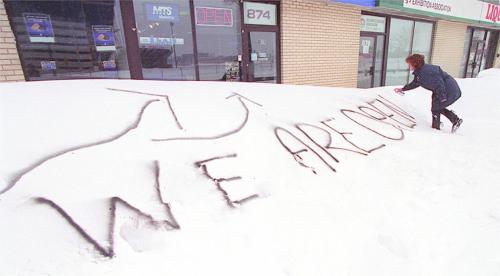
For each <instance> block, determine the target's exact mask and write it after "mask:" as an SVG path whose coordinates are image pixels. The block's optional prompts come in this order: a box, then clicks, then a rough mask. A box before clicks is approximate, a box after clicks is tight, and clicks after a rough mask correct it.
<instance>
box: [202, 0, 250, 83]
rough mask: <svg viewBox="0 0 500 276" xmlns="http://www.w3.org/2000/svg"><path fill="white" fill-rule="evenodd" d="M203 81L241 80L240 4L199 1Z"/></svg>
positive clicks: (234, 0)
mask: <svg viewBox="0 0 500 276" xmlns="http://www.w3.org/2000/svg"><path fill="white" fill-rule="evenodd" d="M194 5H195V13H196V20H195V22H196V39H197V46H198V66H199V70H200V80H226V79H228V78H232V79H234V80H240V69H241V68H240V62H239V61H238V56H240V55H241V33H240V25H241V22H240V17H241V16H240V4H239V1H238V0H195V1H194Z"/></svg>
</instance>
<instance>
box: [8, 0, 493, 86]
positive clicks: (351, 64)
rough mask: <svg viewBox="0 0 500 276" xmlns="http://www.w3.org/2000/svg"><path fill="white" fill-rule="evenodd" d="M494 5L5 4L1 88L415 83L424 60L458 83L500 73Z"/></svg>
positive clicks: (340, 0)
mask: <svg viewBox="0 0 500 276" xmlns="http://www.w3.org/2000/svg"><path fill="white" fill-rule="evenodd" d="M499 4H500V3H499V0H428V1H420V0H281V1H277V0H262V1H257V0H122V1H119V0H92V1H90V0H73V1H61V0H51V1H46V0H39V1H16V0H2V1H0V28H1V29H0V81H19V80H28V81H36V80H51V79H75V78H124V79H127V78H132V79H159V80H207V81H252V82H271V83H285V84H305V85H323V86H342V87H361V88H367V87H376V86H381V85H399V84H403V83H406V82H407V81H409V80H410V78H411V74H410V72H409V71H408V68H407V66H406V64H405V62H404V58H405V57H406V56H407V55H409V54H411V53H422V54H424V55H425V56H426V58H427V61H428V62H431V63H434V64H439V65H441V66H442V67H443V69H445V70H446V71H448V72H449V73H450V74H451V75H453V76H455V77H475V76H476V75H477V74H478V72H479V71H480V70H483V69H485V68H490V67H498V66H500V49H499V47H498V45H499V44H500V43H499V30H500V5H499Z"/></svg>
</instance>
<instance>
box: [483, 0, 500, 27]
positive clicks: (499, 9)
mask: <svg viewBox="0 0 500 276" xmlns="http://www.w3.org/2000/svg"><path fill="white" fill-rule="evenodd" d="M485 19H486V20H491V21H493V22H495V23H496V22H497V21H498V22H500V6H499V5H495V4H488V10H487V11H486V16H485Z"/></svg>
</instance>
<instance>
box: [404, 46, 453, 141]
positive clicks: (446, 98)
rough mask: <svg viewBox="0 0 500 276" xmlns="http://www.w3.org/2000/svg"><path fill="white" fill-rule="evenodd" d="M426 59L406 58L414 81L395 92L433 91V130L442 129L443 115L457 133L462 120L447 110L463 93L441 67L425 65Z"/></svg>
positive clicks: (417, 56)
mask: <svg viewBox="0 0 500 276" xmlns="http://www.w3.org/2000/svg"><path fill="white" fill-rule="evenodd" d="M424 59H425V57H424V56H423V55H419V54H413V55H410V56H408V57H407V58H406V63H407V64H408V66H409V67H410V70H411V71H413V75H414V78H413V81H412V82H411V83H409V84H407V85H405V86H404V87H403V88H395V89H394V92H396V93H400V94H403V95H404V92H403V91H407V90H412V89H415V88H417V87H419V86H422V87H423V88H425V89H427V90H430V91H432V107H431V112H432V128H435V129H438V130H439V129H440V128H441V121H440V120H441V118H440V117H441V114H443V115H444V116H445V117H446V118H448V120H450V122H451V124H452V128H451V132H455V131H456V130H457V129H458V127H460V125H461V124H462V121H463V120H462V119H460V118H458V116H457V115H456V114H455V113H454V112H453V111H451V110H448V109H446V107H448V106H450V105H451V104H453V103H454V102H456V101H457V100H458V99H459V98H460V96H462V91H460V87H459V86H458V83H457V81H456V80H455V79H454V78H453V77H451V76H450V75H448V73H446V72H445V71H443V70H442V69H441V67H439V66H436V65H431V64H426V63H425V60H424Z"/></svg>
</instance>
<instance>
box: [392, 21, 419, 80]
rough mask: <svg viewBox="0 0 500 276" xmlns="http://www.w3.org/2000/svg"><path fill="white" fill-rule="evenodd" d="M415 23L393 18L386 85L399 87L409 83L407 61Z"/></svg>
mask: <svg viewBox="0 0 500 276" xmlns="http://www.w3.org/2000/svg"><path fill="white" fill-rule="evenodd" d="M412 30H413V21H410V20H404V19H398V18H392V19H391V29H390V35H389V46H388V53H387V73H386V81H385V84H386V85H399V84H404V83H406V82H407V81H408V74H409V70H408V65H406V62H405V59H406V57H407V56H408V55H409V54H410V50H411V49H410V46H411V35H412Z"/></svg>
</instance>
